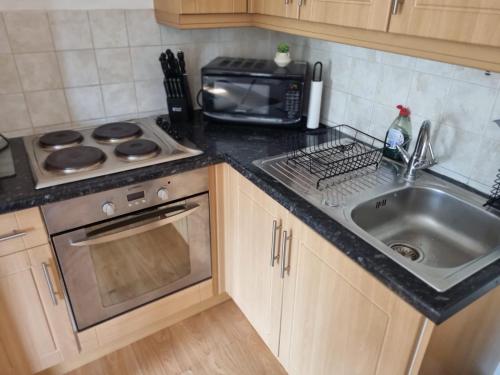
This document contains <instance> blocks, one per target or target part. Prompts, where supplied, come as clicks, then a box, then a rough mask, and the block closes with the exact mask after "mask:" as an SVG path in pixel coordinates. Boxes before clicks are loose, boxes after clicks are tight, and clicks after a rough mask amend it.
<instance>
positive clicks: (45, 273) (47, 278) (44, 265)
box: [42, 262, 57, 306]
mask: <svg viewBox="0 0 500 375" xmlns="http://www.w3.org/2000/svg"><path fill="white" fill-rule="evenodd" d="M42 270H43V276H45V281H46V282H47V286H48V287H49V293H50V299H51V300H52V303H53V304H54V306H57V297H56V292H55V290H54V284H52V280H51V279H50V275H49V265H48V263H45V262H43V263H42Z"/></svg>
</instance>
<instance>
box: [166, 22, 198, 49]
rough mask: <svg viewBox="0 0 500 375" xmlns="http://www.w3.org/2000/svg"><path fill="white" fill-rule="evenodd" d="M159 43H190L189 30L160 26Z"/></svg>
mask: <svg viewBox="0 0 500 375" xmlns="http://www.w3.org/2000/svg"><path fill="white" fill-rule="evenodd" d="M160 33H161V44H164V45H172V44H184V43H190V42H191V40H192V31H191V30H179V29H176V28H173V27H170V26H164V25H161V26H160Z"/></svg>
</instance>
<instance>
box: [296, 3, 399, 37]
mask: <svg viewBox="0 0 500 375" xmlns="http://www.w3.org/2000/svg"><path fill="white" fill-rule="evenodd" d="M298 1H299V2H300V1H301V0H298ZM390 8H391V1H390V0H349V1H346V0H306V1H304V0H302V5H301V7H300V19H301V20H304V21H314V22H323V23H328V24H334V25H339V26H349V27H358V28H362V29H369V30H381V31H386V30H387V24H388V22H389V15H390Z"/></svg>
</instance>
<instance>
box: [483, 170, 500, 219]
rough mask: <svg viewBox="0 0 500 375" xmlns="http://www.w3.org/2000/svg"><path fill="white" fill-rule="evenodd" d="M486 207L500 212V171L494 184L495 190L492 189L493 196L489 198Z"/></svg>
mask: <svg viewBox="0 0 500 375" xmlns="http://www.w3.org/2000/svg"><path fill="white" fill-rule="evenodd" d="M484 205H485V206H490V207H493V208H496V209H497V210H500V169H499V170H498V174H497V178H496V179H495V182H494V183H493V189H491V195H490V197H489V198H488V201H487V202H486V203H485V204H484Z"/></svg>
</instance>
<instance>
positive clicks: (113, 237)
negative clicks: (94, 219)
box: [70, 203, 200, 247]
mask: <svg viewBox="0 0 500 375" xmlns="http://www.w3.org/2000/svg"><path fill="white" fill-rule="evenodd" d="M199 208H200V205H199V204H196V203H195V204H192V205H190V207H189V208H188V209H186V210H184V211H182V212H180V213H178V214H176V215H173V216H169V217H167V218H165V219H160V220H157V221H153V222H152V223H148V224H145V225H142V226H140V227H136V228H130V229H126V230H124V231H121V232H116V233H111V234H108V235H104V236H99V237H96V238H92V237H90V238H87V239H85V240H83V241H78V242H70V245H71V246H75V247H83V246H93V245H100V244H104V243H107V242H112V241H117V240H121V239H124V238H127V237H130V236H134V235H137V234H141V233H145V232H149V231H150V230H153V229H156V228H160V227H163V226H165V225H167V224H171V223H174V222H176V221H179V220H181V219H183V218H185V217H186V216H189V215H191V214H192V213H193V212H195V211H196V210H198V209H199Z"/></svg>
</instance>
